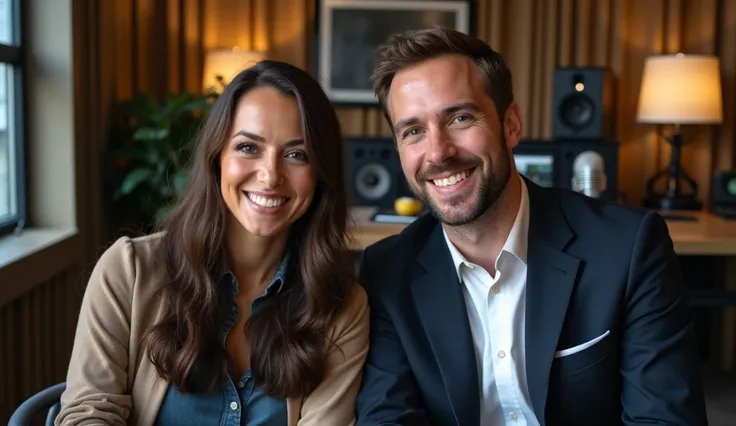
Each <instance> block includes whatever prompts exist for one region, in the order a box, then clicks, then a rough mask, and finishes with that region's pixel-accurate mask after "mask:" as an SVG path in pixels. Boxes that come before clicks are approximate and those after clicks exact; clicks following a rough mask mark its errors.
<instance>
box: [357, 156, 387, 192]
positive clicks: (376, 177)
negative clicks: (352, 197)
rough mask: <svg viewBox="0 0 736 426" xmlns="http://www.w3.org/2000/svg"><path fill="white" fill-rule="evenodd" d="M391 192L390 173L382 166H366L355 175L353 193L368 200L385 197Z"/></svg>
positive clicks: (372, 164) (373, 164)
mask: <svg viewBox="0 0 736 426" xmlns="http://www.w3.org/2000/svg"><path fill="white" fill-rule="evenodd" d="M390 190H391V172H390V171H389V170H388V169H387V168H386V167H385V166H384V165H382V164H379V163H370V164H366V165H364V166H363V167H361V168H360V169H358V171H357V172H356V173H355V191H356V192H357V193H358V194H359V195H360V196H361V197H363V198H365V199H368V200H378V199H380V198H382V197H385V196H386V194H388V192H389V191H390Z"/></svg>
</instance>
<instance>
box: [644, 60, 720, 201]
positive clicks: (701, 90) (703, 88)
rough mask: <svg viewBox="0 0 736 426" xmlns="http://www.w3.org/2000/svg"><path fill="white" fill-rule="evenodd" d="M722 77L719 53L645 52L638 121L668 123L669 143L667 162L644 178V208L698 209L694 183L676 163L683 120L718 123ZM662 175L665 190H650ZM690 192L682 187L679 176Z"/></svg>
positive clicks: (687, 121) (685, 121) (678, 157)
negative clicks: (646, 55)
mask: <svg viewBox="0 0 736 426" xmlns="http://www.w3.org/2000/svg"><path fill="white" fill-rule="evenodd" d="M721 96H722V95H721V76H720V71H719V62H718V58H717V57H715V56H709V55H684V54H682V53H678V54H676V55H660V56H652V57H649V58H648V59H647V60H646V62H645V64H644V75H643V77H642V82H641V92H640V94H639V107H638V111H637V120H638V121H639V122H640V123H653V124H660V125H672V126H673V127H674V131H673V134H672V136H671V137H670V138H669V139H668V142H669V143H670V145H672V153H671V156H670V164H669V166H668V168H667V169H664V170H662V171H660V172H658V173H657V174H656V175H654V177H652V178H651V179H650V180H649V181H648V182H647V200H646V202H645V204H646V205H647V207H651V208H658V209H664V210H700V209H701V208H702V203H701V202H700V201H698V200H697V199H696V193H697V184H696V182H695V180H693V179H692V178H691V177H690V176H688V175H687V173H685V171H684V170H683V169H682V167H681V166H680V148H681V146H682V134H681V133H680V126H681V125H683V124H685V125H687V124H718V123H721V122H722V121H723V108H722V103H723V101H722V97H721ZM661 178H666V181H667V191H666V193H665V194H658V193H656V191H655V190H654V185H655V183H656V181H657V180H659V179H661ZM681 179H682V180H684V181H686V182H687V183H688V184H689V185H690V187H691V191H687V192H686V191H684V190H683V188H682V186H681V185H680V180H681Z"/></svg>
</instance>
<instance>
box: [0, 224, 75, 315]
mask: <svg viewBox="0 0 736 426" xmlns="http://www.w3.org/2000/svg"><path fill="white" fill-rule="evenodd" d="M81 254H82V253H81V238H80V237H79V234H78V232H77V230H76V229H74V228H32V229H27V230H24V231H23V232H21V233H20V234H17V235H15V234H11V235H7V236H3V237H0V306H3V305H5V304H6V303H8V302H10V301H11V300H13V299H15V298H17V297H18V296H20V295H22V294H24V293H26V292H28V291H29V290H30V289H32V288H33V287H35V286H37V285H39V284H41V283H43V282H44V281H47V280H48V279H50V278H51V277H53V276H54V275H56V274H58V273H59V272H61V271H63V270H64V269H66V268H68V267H70V266H71V265H73V264H74V263H75V262H78V261H79V260H80V259H81Z"/></svg>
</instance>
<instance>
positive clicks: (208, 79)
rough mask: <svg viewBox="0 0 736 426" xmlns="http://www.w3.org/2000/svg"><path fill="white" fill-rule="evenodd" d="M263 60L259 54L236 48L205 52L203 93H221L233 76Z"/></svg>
mask: <svg viewBox="0 0 736 426" xmlns="http://www.w3.org/2000/svg"><path fill="white" fill-rule="evenodd" d="M263 58H264V56H263V55H262V54H261V53H259V52H254V51H250V50H240V49H238V48H232V49H215V50H209V51H207V52H206V54H205V57H204V72H203V74H202V89H203V91H205V92H211V91H214V92H217V93H221V92H222V90H223V89H224V88H225V86H226V85H227V83H229V82H230V80H231V79H232V78H233V77H235V75H237V74H238V73H239V72H240V71H242V70H244V69H245V68H247V67H249V66H252V65H255V63H256V62H258V61H260V60H262V59H263Z"/></svg>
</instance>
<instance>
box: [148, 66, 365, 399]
mask: <svg viewBox="0 0 736 426" xmlns="http://www.w3.org/2000/svg"><path fill="white" fill-rule="evenodd" d="M259 86H270V87H274V88H276V89H278V90H280V91H281V92H282V93H285V94H287V95H289V96H292V97H293V98H294V99H295V100H296V102H297V104H298V105H299V109H300V112H301V118H302V126H303V133H304V137H305V140H306V141H307V143H306V148H307V155H308V158H309V159H310V164H311V166H312V167H313V168H314V171H315V175H316V176H317V187H316V192H315V196H314V199H313V201H312V204H311V205H310V207H309V209H308V211H307V213H306V214H305V215H304V216H303V217H301V218H300V219H298V220H297V221H296V222H295V223H294V224H293V225H292V227H291V230H290V232H289V245H290V247H291V248H293V249H296V254H297V256H296V261H295V262H293V264H292V265H291V267H290V268H289V272H288V275H287V280H288V285H287V286H286V288H285V290H284V291H283V292H281V293H279V294H276V295H274V297H269V299H267V302H266V303H264V305H263V307H262V308H260V309H259V310H258V311H257V312H256V313H254V314H253V315H252V316H251V317H250V318H249V320H248V327H247V333H248V337H249V339H250V344H251V369H252V374H253V378H254V381H255V383H256V385H258V386H259V387H261V388H262V389H263V390H264V392H266V393H267V394H268V395H270V396H273V397H298V396H304V395H308V394H309V393H310V392H311V391H313V390H314V388H315V387H316V386H317V385H318V384H319V382H320V381H321V380H322V376H323V371H324V359H325V352H326V349H327V348H326V346H325V341H326V340H325V339H326V338H327V336H326V331H327V329H328V328H329V327H330V325H331V324H332V323H333V321H334V320H335V319H336V316H337V315H338V314H339V312H340V311H341V309H342V308H343V307H344V305H345V302H346V298H347V297H348V295H349V292H350V286H351V285H353V269H352V266H351V265H352V263H351V261H350V257H349V252H348V250H347V248H346V242H345V231H346V227H347V220H348V202H347V196H346V186H345V178H344V171H343V167H344V166H343V140H342V134H341V130H340V125H339V122H338V119H337V116H336V114H335V111H334V109H333V108H332V106H331V104H330V101H329V100H328V98H327V96H326V95H325V93H324V92H323V91H322V89H321V88H320V86H319V84H318V83H317V82H316V81H315V80H314V79H312V78H311V77H310V76H309V75H308V74H307V73H306V72H304V71H302V70H300V69H298V68H296V67H294V66H292V65H289V64H286V63H282V62H276V61H262V62H259V63H258V64H256V65H255V66H253V67H251V68H248V69H246V70H244V71H243V72H241V73H240V74H239V75H237V76H236V77H235V78H234V79H233V80H232V82H230V83H229V84H228V85H227V87H226V88H225V90H224V91H223V93H222V95H221V96H220V97H219V98H218V99H217V100H216V101H215V103H214V105H213V106H212V109H211V111H210V113H209V115H208V117H207V118H206V120H205V122H204V124H203V126H202V129H201V131H200V133H199V135H198V139H197V141H196V143H197V146H196V147H195V150H194V155H193V158H192V162H191V169H190V175H189V178H188V182H187V189H186V191H184V195H183V196H182V198H181V199H180V200H179V201H178V202H177V205H176V206H175V208H174V210H173V212H172V214H171V215H170V216H169V218H168V219H167V220H166V221H165V222H164V223H163V224H162V230H163V231H164V236H163V237H162V239H161V244H160V245H159V247H158V250H159V258H160V259H161V260H162V268H164V272H165V274H166V280H165V284H164V285H163V286H162V287H161V288H160V289H158V291H159V292H160V294H161V296H162V297H163V298H164V300H165V307H164V309H165V313H164V315H163V319H162V320H161V321H160V322H159V323H157V324H156V325H155V326H153V327H152V328H150V329H148V330H147V331H146V332H145V333H144V336H143V337H142V343H143V345H144V346H143V347H144V348H146V350H147V352H148V357H149V358H150V360H151V361H152V362H153V364H154V365H155V366H156V368H157V370H158V372H159V374H160V375H161V376H162V377H164V378H165V379H167V380H169V381H170V382H171V383H172V384H174V385H176V386H177V387H178V388H179V389H180V390H181V391H183V392H201V391H204V390H208V389H212V388H213V387H214V386H215V385H216V383H218V381H219V380H220V379H221V378H222V376H223V374H225V373H226V371H227V368H228V365H229V363H228V357H227V354H226V353H225V351H224V348H223V347H222V342H220V341H218V336H220V323H219V318H220V315H221V312H222V311H223V310H224V309H225V307H223V306H221V302H220V298H219V297H218V294H219V293H218V291H217V288H216V287H217V285H218V281H219V276H221V273H222V270H223V265H222V259H223V258H224V252H223V251H224V250H225V223H226V218H227V216H228V215H229V214H230V212H229V211H228V209H227V207H226V205H225V203H224V201H223V199H222V195H221V192H220V189H219V180H220V164H219V154H220V151H221V150H222V149H223V146H224V145H225V143H226V141H227V139H228V136H229V134H230V131H231V128H232V123H233V115H234V113H235V107H236V105H237V102H238V100H239V99H240V97H241V96H243V94H244V93H246V92H247V91H248V90H250V89H252V88H254V87H259ZM202 369H204V370H206V371H207V374H200V375H199V376H197V374H196V373H197V372H198V371H202ZM210 371H212V373H210ZM201 376H206V377H205V379H206V382H204V383H203V382H201Z"/></svg>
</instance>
